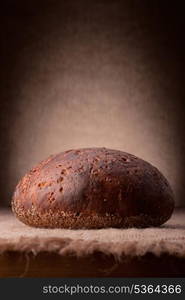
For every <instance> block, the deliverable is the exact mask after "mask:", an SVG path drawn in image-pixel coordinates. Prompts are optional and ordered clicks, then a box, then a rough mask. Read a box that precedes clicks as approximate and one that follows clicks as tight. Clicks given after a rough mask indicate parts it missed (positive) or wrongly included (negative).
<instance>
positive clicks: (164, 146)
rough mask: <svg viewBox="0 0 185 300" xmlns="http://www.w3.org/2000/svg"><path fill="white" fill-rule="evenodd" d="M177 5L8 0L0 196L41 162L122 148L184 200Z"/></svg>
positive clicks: (2, 56)
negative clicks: (67, 153) (62, 154)
mask: <svg viewBox="0 0 185 300" xmlns="http://www.w3.org/2000/svg"><path fill="white" fill-rule="evenodd" d="M182 3H183V1H182V2H181V1H176V2H175V1H164V0H163V1H147V0H146V1H145V0H143V1H140V0H138V1H133V0H128V1H118V0H112V1H109V0H104V1H100V0H99V1H96V0H92V1H88V0H86V1H85V0H84V1H82V0H73V1H71V0H70V1H61V0H58V1H55V0H52V1H48V0H45V1H39V0H38V1H35V0H33V1H19V0H17V1H6V4H4V5H2V4H1V27H0V63H1V68H0V82H1V87H0V100H1V102H0V126H1V130H0V140H1V148H0V160H1V170H0V202H1V204H2V205H8V203H10V199H11V195H12V192H13V190H14V187H15V185H16V183H17V181H18V180H19V179H20V178H21V176H23V175H24V173H25V172H26V171H27V170H28V169H29V168H30V167H32V165H34V164H35V163H36V162H38V161H39V160H41V159H43V158H45V157H47V156H48V155H50V154H51V153H56V152H59V151H63V150H66V149H70V148H73V147H74V148H78V147H90V146H105V147H109V148H115V149H121V150H125V151H127V152H131V153H134V154H135V155H137V156H139V157H141V158H144V159H146V160H148V161H149V162H151V163H152V164H154V165H156V166H157V167H158V168H159V169H160V170H161V171H162V172H163V174H164V175H165V176H166V177H167V178H168V180H169V182H170V183H171V185H172V187H173V189H174V192H175V196H176V203H177V205H178V206H179V205H184V204H185V201H184V198H185V188H184V186H185V184H184V164H185V154H184V153H185V141H184V129H185V126H184V124H185V121H184V110H185V109H184V108H185V107H184V106H185V105H184V102H183V100H184V84H185V82H184V77H183V75H184V67H185V61H184V53H185V46H184V34H185V33H184V29H185V25H184V15H183V14H184V9H183V6H182Z"/></svg>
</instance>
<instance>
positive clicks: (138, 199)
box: [12, 148, 174, 229]
mask: <svg viewBox="0 0 185 300" xmlns="http://www.w3.org/2000/svg"><path fill="white" fill-rule="evenodd" d="M12 209H13V211H14V213H15V215H16V216H17V217H18V218H19V220H21V221H22V222H24V223H25V224H28V225H30V226H35V227H47V228H73V229H79V228H87V229H91V228H107V227H116V228H127V227H149V226H159V225H161V224H163V223H164V222H166V221H167V220H168V219H169V218H170V216H171V214H172V212H173V209H174V198H173V192H172V190H171V187H170V185H169V183H168V181H167V180H166V178H165V177H164V176H163V175H162V174H161V173H160V172H159V170H158V169H157V168H155V167H154V166H152V165H151V164H149V163H148V162H146V161H144V160H142V159H139V158H137V157H136V156H134V155H132V154H128V153H125V152H122V151H118V150H111V149H106V148H88V149H78V150H69V151H65V152H63V153H59V154H57V155H53V156H50V157H49V158H48V159H46V160H44V161H42V162H41V163H40V164H38V165H37V166H36V167H35V168H33V169H32V170H31V171H30V172H29V173H28V174H26V175H25V176H24V177H23V178H22V180H21V181H20V182H19V184H18V185H17V187H16V190H15V193H14V195H13V200H12Z"/></svg>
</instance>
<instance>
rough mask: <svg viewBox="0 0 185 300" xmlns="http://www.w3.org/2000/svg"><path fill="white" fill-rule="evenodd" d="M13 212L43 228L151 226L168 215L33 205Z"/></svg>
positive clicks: (26, 221) (24, 220) (19, 217)
mask: <svg viewBox="0 0 185 300" xmlns="http://www.w3.org/2000/svg"><path fill="white" fill-rule="evenodd" d="M14 212H15V214H16V216H17V217H18V219H19V220H20V221H22V222H23V223H25V224H27V225H29V226H33V227H44V228H66V229H67V228H69V229H82V228H83V229H84V228H85V229H99V228H109V227H114V228H129V227H137V228H144V227H152V226H159V225H161V224H163V223H164V222H165V221H166V220H167V219H168V216H166V219H165V216H163V217H159V218H156V216H155V217H152V216H149V215H145V214H140V215H137V216H129V217H124V218H123V217H121V216H118V215H113V214H108V213H106V214H105V215H98V214H93V213H92V214H90V215H89V214H80V213H78V214H77V213H72V212H71V213H70V212H64V211H57V212H56V211H55V212H53V211H52V210H49V211H46V212H43V211H42V212H39V211H38V210H37V211H36V210H35V209H34V208H33V207H32V208H30V209H27V210H25V209H23V208H22V207H16V211H15V209H14Z"/></svg>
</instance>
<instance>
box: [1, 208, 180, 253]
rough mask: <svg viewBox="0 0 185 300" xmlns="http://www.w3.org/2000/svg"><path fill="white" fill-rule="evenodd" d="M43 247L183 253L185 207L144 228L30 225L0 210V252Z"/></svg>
mask: <svg viewBox="0 0 185 300" xmlns="http://www.w3.org/2000/svg"><path fill="white" fill-rule="evenodd" d="M5 251H20V252H32V253H34V254H35V255H36V254H37V253H39V252H42V251H47V252H54V253H58V254H60V255H66V254H73V255H77V256H82V255H87V254H92V253H93V252H95V251H100V252H103V253H105V254H108V255H109V254H112V255H114V257H115V258H116V259H119V258H121V256H122V255H123V254H124V255H131V256H143V255H145V254H146V253H153V254H155V255H157V256H160V255H161V254H164V253H167V254H170V255H175V256H179V257H185V210H176V211H175V212H174V214H173V216H172V218H171V219H170V220H169V221H168V222H167V223H166V224H164V225H163V226H161V227H158V228H147V229H135V228H132V229H113V228H109V229H101V230H66V229H38V228H31V227H29V226H26V225H24V224H22V223H21V222H19V221H18V220H17V219H16V218H15V217H14V216H13V214H12V213H11V211H1V213H0V253H3V252H5Z"/></svg>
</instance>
